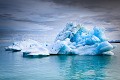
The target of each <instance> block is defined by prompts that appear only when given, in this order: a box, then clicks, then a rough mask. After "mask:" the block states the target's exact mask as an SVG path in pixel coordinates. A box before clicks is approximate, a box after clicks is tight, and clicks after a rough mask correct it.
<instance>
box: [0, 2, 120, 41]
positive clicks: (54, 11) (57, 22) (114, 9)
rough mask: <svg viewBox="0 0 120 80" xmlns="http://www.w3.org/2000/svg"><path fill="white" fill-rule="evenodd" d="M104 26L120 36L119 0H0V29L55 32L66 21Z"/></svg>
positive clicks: (119, 37)
mask: <svg viewBox="0 0 120 80" xmlns="http://www.w3.org/2000/svg"><path fill="white" fill-rule="evenodd" d="M68 22H74V23H79V24H82V25H83V26H85V27H87V28H91V27H94V26H100V27H105V29H106V34H107V36H108V37H109V38H110V40H112V39H120V1H119V0H0V30H3V29H4V30H5V29H9V30H11V31H12V30H16V31H17V30H34V31H35V30H44V31H48V30H49V32H54V33H53V35H56V34H57V33H59V31H61V30H62V29H63V28H64V27H65V25H66V23H68Z"/></svg>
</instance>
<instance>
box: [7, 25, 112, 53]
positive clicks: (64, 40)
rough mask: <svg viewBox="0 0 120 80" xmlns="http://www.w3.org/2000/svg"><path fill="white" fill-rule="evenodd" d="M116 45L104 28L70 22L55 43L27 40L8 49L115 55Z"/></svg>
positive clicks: (31, 51) (32, 51)
mask: <svg viewBox="0 0 120 80" xmlns="http://www.w3.org/2000/svg"><path fill="white" fill-rule="evenodd" d="M113 48H114V47H113V46H112V45H111V44H110V43H109V42H108V40H107V38H106V36H105V34H104V29H101V28H99V27H94V28H93V29H92V30H87V29H86V28H84V27H81V26H80V25H73V23H69V24H67V25H66V27H65V28H64V29H63V31H61V32H60V33H59V34H58V35H57V37H56V39H55V41H54V43H53V44H47V43H43V44H41V43H40V42H38V41H34V40H30V39H29V40H26V41H19V42H15V43H14V44H13V45H11V46H8V47H7V48H6V50H12V51H14V50H15V51H19V50H21V51H22V52H23V53H24V54H27V55H50V54H78V55H114V53H112V52H111V51H112V49H113Z"/></svg>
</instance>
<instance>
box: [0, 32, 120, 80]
mask: <svg viewBox="0 0 120 80" xmlns="http://www.w3.org/2000/svg"><path fill="white" fill-rule="evenodd" d="M30 33H31V34H32V36H30ZM1 34H2V31H1ZM37 34H38V33H34V32H24V31H23V32H22V31H21V32H14V31H12V32H10V33H8V32H6V33H5V31H4V35H6V36H5V37H3V36H0V39H1V40H0V80H119V79H120V76H119V74H120V50H119V49H120V44H113V45H117V46H118V47H117V48H116V49H114V51H113V52H114V53H115V55H114V56H79V55H71V56H68V55H54V56H48V57H42V58H28V57H23V56H22V53H21V52H9V51H5V50H4V47H5V46H8V45H9V44H10V43H11V42H13V41H15V40H22V38H24V39H25V38H31V37H32V38H34V39H35V37H36V35H37ZM15 35H16V36H15ZM18 35H19V36H18ZM39 37H41V36H40V35H39ZM36 39H38V38H36ZM38 40H39V39H38Z"/></svg>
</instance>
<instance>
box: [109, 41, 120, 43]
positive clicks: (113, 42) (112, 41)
mask: <svg viewBox="0 0 120 80" xmlns="http://www.w3.org/2000/svg"><path fill="white" fill-rule="evenodd" d="M109 42H110V43H120V40H111V41H109Z"/></svg>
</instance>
